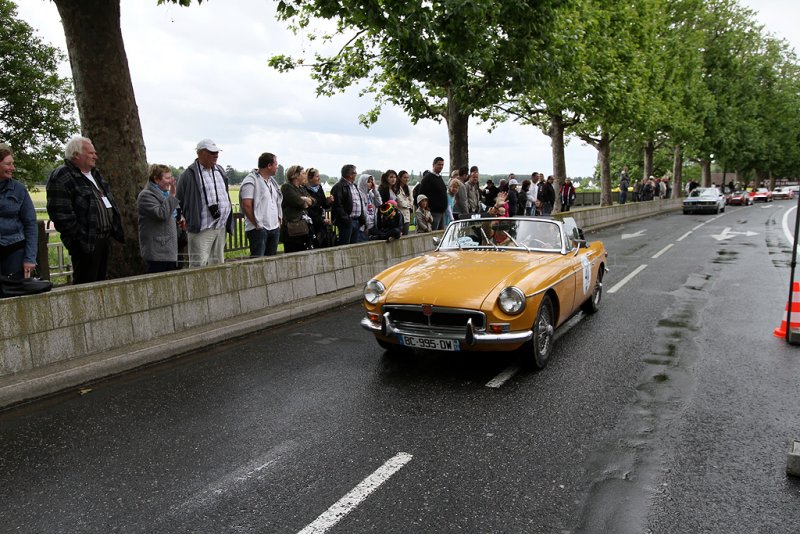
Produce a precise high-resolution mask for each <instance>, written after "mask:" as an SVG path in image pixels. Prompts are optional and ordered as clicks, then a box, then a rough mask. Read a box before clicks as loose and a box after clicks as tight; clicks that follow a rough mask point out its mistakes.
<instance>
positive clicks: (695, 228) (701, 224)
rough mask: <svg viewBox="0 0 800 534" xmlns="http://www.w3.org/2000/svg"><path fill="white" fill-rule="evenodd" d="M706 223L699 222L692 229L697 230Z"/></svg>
mask: <svg viewBox="0 0 800 534" xmlns="http://www.w3.org/2000/svg"><path fill="white" fill-rule="evenodd" d="M704 224H706V223H704V222H702V223H700V224H698V225H697V226H695V227H694V228H692V231H694V230H697V229H698V228H701V227H702V226H703V225H704Z"/></svg>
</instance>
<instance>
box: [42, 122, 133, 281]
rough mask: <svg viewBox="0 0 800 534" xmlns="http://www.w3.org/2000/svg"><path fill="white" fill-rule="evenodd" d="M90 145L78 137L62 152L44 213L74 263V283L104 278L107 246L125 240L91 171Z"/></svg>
mask: <svg viewBox="0 0 800 534" xmlns="http://www.w3.org/2000/svg"><path fill="white" fill-rule="evenodd" d="M95 162H97V152H96V151H95V149H94V145H93V144H92V141H91V140H90V139H88V138H86V137H82V136H79V135H76V136H74V137H73V138H72V139H70V140H69V141H68V142H67V144H66V146H65V147H64V165H61V166H60V167H58V168H57V169H55V170H54V171H53V172H52V173H50V177H49V178H48V179H47V186H46V189H47V213H48V215H49V216H50V220H51V221H53V224H54V225H55V227H56V230H58V231H59V233H60V234H61V241H62V243H64V246H65V247H66V248H67V250H68V251H69V255H70V257H71V258H72V281H73V282H74V283H75V284H83V283H86V282H94V281H97V280H105V279H106V271H107V267H108V252H109V241H110V239H111V238H112V237H113V238H114V239H116V240H117V241H119V242H120V243H122V242H124V241H125V237H124V233H123V230H122V219H121V217H120V214H119V210H118V209H117V204H116V202H114V197H112V196H111V188H110V187H109V185H108V182H106V181H105V179H104V178H103V176H102V175H101V174H100V172H99V171H98V170H97V169H96V168H95Z"/></svg>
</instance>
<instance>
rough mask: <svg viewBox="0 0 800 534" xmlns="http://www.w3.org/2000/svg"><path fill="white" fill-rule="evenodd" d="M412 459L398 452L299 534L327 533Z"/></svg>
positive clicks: (405, 453) (404, 453)
mask: <svg viewBox="0 0 800 534" xmlns="http://www.w3.org/2000/svg"><path fill="white" fill-rule="evenodd" d="M412 458H413V456H412V455H410V454H408V453H407V452H398V453H397V454H396V455H394V456H393V457H392V458H390V459H389V460H387V461H386V463H384V464H383V465H382V466H380V467H379V468H378V469H376V470H375V472H373V473H372V474H371V475H370V476H368V477H367V478H365V479H364V480H363V481H362V482H361V483H360V484H359V485H358V486H356V487H355V488H353V489H352V490H350V491H349V492H348V493H347V495H345V496H344V497H342V498H341V499H339V500H338V501H336V503H334V504H333V506H331V507H330V508H328V509H327V510H326V511H325V512H324V513H323V514H322V515H320V516H319V517H318V518H316V519H315V520H314V521H313V522H312V523H310V524H309V525H308V526H306V527H305V528H304V529H303V530H301V531H300V532H299V533H298V534H322V533H323V532H327V531H328V530H329V529H330V528H332V527H333V526H334V525H336V523H338V522H339V521H341V520H342V519H343V518H344V516H346V515H347V514H349V513H350V512H352V511H353V510H355V509H356V507H358V505H359V504H361V503H362V502H363V501H364V499H366V498H367V497H369V496H370V494H372V493H373V492H374V491H375V490H377V489H378V488H379V487H380V486H381V484H383V483H384V482H386V481H387V480H389V478H390V477H391V476H392V475H394V474H395V473H397V472H398V471H399V470H400V469H402V468H403V466H405V465H406V464H407V463H408V462H410V461H411V459H412Z"/></svg>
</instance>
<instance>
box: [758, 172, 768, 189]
mask: <svg viewBox="0 0 800 534" xmlns="http://www.w3.org/2000/svg"><path fill="white" fill-rule="evenodd" d="M756 187H769V173H768V172H767V171H756Z"/></svg>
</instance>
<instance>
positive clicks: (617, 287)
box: [608, 264, 647, 293]
mask: <svg viewBox="0 0 800 534" xmlns="http://www.w3.org/2000/svg"><path fill="white" fill-rule="evenodd" d="M646 268H647V265H646V264H642V265H640V266H638V267H637V268H636V269H634V270H633V272H632V273H630V274H629V275H628V276H626V277H625V278H623V279H622V280H620V281H619V282H617V285H615V286H614V287H612V288H611V289H609V290H608V292H609V293H616V292H617V291H619V290H620V289H621V288H622V286H624V285H625V284H627V283H628V282H630V281H631V280H632V279H633V277H634V276H636V275H637V274H639V273H640V272H642V271H643V270H645V269H646Z"/></svg>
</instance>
